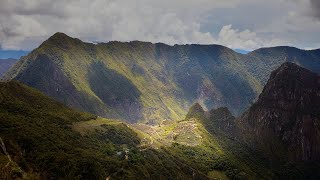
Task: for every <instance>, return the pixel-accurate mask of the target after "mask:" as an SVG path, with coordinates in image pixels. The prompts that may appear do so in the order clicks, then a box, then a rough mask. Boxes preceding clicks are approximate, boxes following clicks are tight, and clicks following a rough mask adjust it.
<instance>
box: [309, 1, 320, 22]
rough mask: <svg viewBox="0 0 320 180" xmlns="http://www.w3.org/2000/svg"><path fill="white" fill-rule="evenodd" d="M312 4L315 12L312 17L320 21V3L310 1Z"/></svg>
mask: <svg viewBox="0 0 320 180" xmlns="http://www.w3.org/2000/svg"><path fill="white" fill-rule="evenodd" d="M310 3H311V8H312V10H313V12H312V15H313V16H314V17H316V18H318V19H319V20H320V1H319V0H310Z"/></svg>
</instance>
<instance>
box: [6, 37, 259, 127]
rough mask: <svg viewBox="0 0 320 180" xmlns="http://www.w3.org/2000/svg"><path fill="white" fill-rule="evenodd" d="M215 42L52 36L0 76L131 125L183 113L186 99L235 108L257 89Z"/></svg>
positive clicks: (236, 110)
mask: <svg viewBox="0 0 320 180" xmlns="http://www.w3.org/2000/svg"><path fill="white" fill-rule="evenodd" d="M238 56H239V54H237V53H235V52H234V51H232V50H231V49H228V48H226V47H223V46H218V45H176V46H168V45H165V44H152V43H146V42H138V41H134V42H130V43H122V42H110V43H106V44H104V43H101V44H97V45H94V44H90V43H84V42H82V41H80V40H78V39H73V38H70V37H68V36H66V35H65V34H62V33H56V34H55V35H54V36H52V37H51V38H49V39H48V40H47V41H45V42H44V43H43V44H42V45H41V46H40V47H39V48H37V49H35V50H34V51H32V52H31V53H30V54H29V55H28V56H26V57H24V58H22V59H21V60H20V62H19V63H18V64H17V65H15V67H14V68H13V69H12V70H11V71H10V72H8V73H7V74H6V76H5V79H16V80H18V81H21V82H23V83H25V84H27V85H29V86H32V87H35V88H37V89H39V90H40V91H42V92H44V93H45V94H47V95H49V96H51V97H54V98H55V99H57V100H59V101H60V102H63V103H65V104H66V105H69V106H71V107H75V108H78V109H81V110H85V111H88V112H92V113H95V114H98V115H101V116H105V117H110V118H120V119H125V120H127V121H130V122H136V121H139V120H140V121H141V120H142V121H143V120H145V121H148V122H151V123H152V122H159V120H163V119H171V120H178V119H180V118H181V117H184V116H185V114H186V112H187V110H188V108H189V107H190V106H191V104H192V103H194V102H196V101H199V102H201V104H202V105H203V106H204V107H207V108H210V109H211V108H212V107H218V106H221V105H224V106H227V107H229V109H231V110H232V112H233V113H236V114H237V113H239V112H242V111H243V110H244V109H245V108H246V107H247V106H248V104H249V103H250V102H251V101H252V100H253V99H254V98H255V97H256V96H257V94H258V92H260V91H261V86H260V84H259V83H258V81H257V80H256V79H255V78H254V77H253V76H252V75H250V74H249V73H247V71H246V69H245V67H243V66H242V65H241V63H239V61H238Z"/></svg>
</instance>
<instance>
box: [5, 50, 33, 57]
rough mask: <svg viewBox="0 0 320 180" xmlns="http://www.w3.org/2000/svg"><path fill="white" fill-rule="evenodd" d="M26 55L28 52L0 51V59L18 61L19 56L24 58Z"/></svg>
mask: <svg viewBox="0 0 320 180" xmlns="http://www.w3.org/2000/svg"><path fill="white" fill-rule="evenodd" d="M28 53H29V51H22V50H1V49H0V59H11V58H12V59H19V58H20V57H21V56H25V55H27V54H28Z"/></svg>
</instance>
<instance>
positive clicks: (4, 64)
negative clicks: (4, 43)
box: [0, 59, 17, 77]
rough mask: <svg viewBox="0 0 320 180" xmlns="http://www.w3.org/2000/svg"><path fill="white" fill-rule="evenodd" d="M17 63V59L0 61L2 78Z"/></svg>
mask: <svg viewBox="0 0 320 180" xmlns="http://www.w3.org/2000/svg"><path fill="white" fill-rule="evenodd" d="M16 62H17V60H16V59H0V77H1V76H2V75H3V74H4V73H6V72H7V71H8V70H9V69H10V68H11V67H12V66H13V64H14V63H16Z"/></svg>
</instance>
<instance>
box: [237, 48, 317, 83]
mask: <svg viewBox="0 0 320 180" xmlns="http://www.w3.org/2000/svg"><path fill="white" fill-rule="evenodd" d="M319 59H320V49H316V50H302V49H298V48H295V47H288V46H278V47H271V48H261V49H257V50H255V51H252V52H250V53H249V54H247V55H246V56H243V58H242V61H243V62H244V64H245V66H246V67H247V70H248V72H249V73H250V74H252V75H254V77H256V79H257V80H258V81H259V82H260V83H261V84H262V85H263V86H264V85H265V84H266V83H267V81H268V78H269V77H270V74H271V72H272V71H273V70H276V69H277V68H278V67H280V65H281V64H283V63H284V62H293V63H295V64H298V65H299V66H301V67H303V68H306V69H309V70H311V71H313V72H315V73H320V63H319V62H320V60H319Z"/></svg>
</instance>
